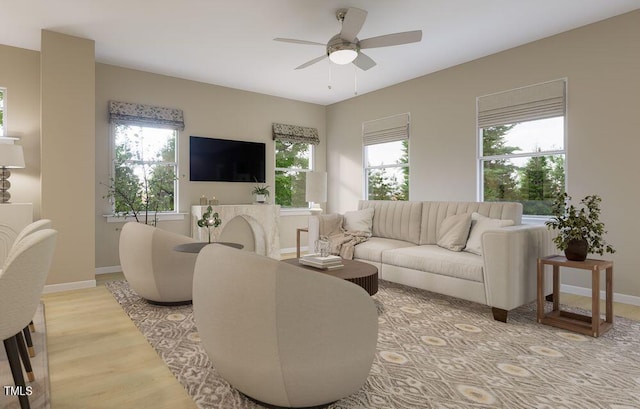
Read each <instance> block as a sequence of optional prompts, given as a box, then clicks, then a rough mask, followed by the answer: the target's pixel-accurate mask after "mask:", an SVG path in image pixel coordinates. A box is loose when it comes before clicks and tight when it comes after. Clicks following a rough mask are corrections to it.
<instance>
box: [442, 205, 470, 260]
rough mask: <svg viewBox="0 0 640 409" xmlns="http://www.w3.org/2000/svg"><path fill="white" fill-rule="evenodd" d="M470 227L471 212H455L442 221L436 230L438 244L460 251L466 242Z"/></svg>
mask: <svg viewBox="0 0 640 409" xmlns="http://www.w3.org/2000/svg"><path fill="white" fill-rule="evenodd" d="M470 228H471V213H463V214H456V215H455V216H449V217H447V218H446V219H444V220H443V221H442V225H441V226H440V231H439V232H438V242H437V244H438V246H440V247H442V248H445V249H447V250H451V251H462V249H463V248H464V246H465V245H466V244H467V238H468V237H469V229H470Z"/></svg>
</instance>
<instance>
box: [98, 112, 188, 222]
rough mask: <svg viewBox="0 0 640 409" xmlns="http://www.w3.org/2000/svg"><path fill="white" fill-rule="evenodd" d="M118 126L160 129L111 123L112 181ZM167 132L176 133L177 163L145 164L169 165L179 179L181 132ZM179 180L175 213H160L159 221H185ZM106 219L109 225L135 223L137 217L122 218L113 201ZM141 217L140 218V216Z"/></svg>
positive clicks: (112, 177) (174, 202)
mask: <svg viewBox="0 0 640 409" xmlns="http://www.w3.org/2000/svg"><path fill="white" fill-rule="evenodd" d="M118 126H137V127H142V128H155V129H157V128H160V127H157V126H149V125H146V124H117V123H111V124H110V125H109V133H110V144H111V155H110V156H111V158H110V159H111V160H110V162H111V169H110V177H111V180H114V179H115V174H116V172H115V164H116V127H118ZM166 130H167V131H172V132H174V135H175V161H173V162H166V161H144V163H145V164H157V163H164V164H167V165H171V166H174V169H175V175H176V177H178V175H179V174H180V173H179V172H180V163H179V162H180V161H179V158H180V155H179V141H180V131H179V130H173V129H166ZM135 162H136V163H141V162H138V161H135ZM178 182H179V180H178V179H176V180H175V181H174V193H173V211H159V212H158V213H157V214H155V212H154V215H155V216H157V220H158V221H167V220H184V217H185V215H186V213H183V212H180V211H179V209H180V208H179V197H180V195H179V186H180V184H179V183H178ZM105 217H106V218H107V222H108V223H123V222H128V221H135V217H133V216H126V217H122V216H119V215H117V214H116V213H115V201H114V200H112V202H111V214H109V215H105ZM138 217H140V216H138Z"/></svg>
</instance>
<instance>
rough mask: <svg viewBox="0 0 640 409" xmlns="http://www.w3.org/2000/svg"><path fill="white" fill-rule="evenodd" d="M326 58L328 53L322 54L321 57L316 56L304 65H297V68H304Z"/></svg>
mask: <svg viewBox="0 0 640 409" xmlns="http://www.w3.org/2000/svg"><path fill="white" fill-rule="evenodd" d="M325 58H327V55H326V54H324V55H321V56H320V57H317V58H314V59H313V60H311V61H307V62H306V63H304V64H302V65H299V66H297V67H296V70H301V69H303V68H307V67H308V66H310V65H313V64H315V63H317V62H320V61H322V60H324V59H325Z"/></svg>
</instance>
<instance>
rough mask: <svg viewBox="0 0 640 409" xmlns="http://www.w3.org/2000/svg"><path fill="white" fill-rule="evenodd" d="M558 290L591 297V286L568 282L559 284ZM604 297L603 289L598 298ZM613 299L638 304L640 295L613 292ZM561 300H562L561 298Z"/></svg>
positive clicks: (602, 298) (623, 302)
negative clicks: (586, 286)
mask: <svg viewBox="0 0 640 409" xmlns="http://www.w3.org/2000/svg"><path fill="white" fill-rule="evenodd" d="M560 292H563V293H567V294H575V295H582V296H584V297H589V298H591V288H585V287H577V286H575V285H568V284H561V285H560ZM605 297H606V294H605V292H604V290H602V291H600V299H601V300H604V299H605ZM613 301H615V302H619V303H622V304H629V305H637V306H640V297H636V296H634V295H627V294H620V293H613ZM561 302H562V300H561Z"/></svg>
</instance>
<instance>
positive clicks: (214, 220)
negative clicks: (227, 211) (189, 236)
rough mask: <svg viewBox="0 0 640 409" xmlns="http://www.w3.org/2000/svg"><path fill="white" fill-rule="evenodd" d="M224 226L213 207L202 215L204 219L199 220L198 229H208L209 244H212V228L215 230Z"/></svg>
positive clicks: (209, 207)
mask: <svg viewBox="0 0 640 409" xmlns="http://www.w3.org/2000/svg"><path fill="white" fill-rule="evenodd" d="M221 224H222V220H220V216H219V215H218V212H214V211H213V208H212V207H211V206H208V207H207V211H206V212H204V214H203V215H202V219H199V220H198V227H206V228H207V233H208V238H209V243H211V228H212V227H213V228H214V229H215V228H216V227H218V226H220V225H221Z"/></svg>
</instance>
